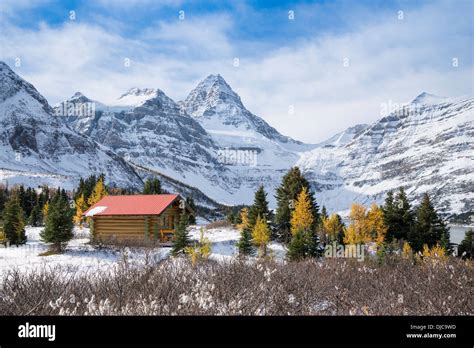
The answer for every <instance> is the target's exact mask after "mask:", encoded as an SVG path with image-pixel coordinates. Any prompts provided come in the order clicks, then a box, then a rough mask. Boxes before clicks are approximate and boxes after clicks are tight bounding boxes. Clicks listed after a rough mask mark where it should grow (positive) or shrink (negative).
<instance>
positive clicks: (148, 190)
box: [143, 178, 161, 195]
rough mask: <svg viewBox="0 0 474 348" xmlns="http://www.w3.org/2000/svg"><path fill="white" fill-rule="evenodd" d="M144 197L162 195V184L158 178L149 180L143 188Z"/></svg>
mask: <svg viewBox="0 0 474 348" xmlns="http://www.w3.org/2000/svg"><path fill="white" fill-rule="evenodd" d="M143 194H144V195H159V194H161V183H160V180H158V179H157V178H153V179H147V180H146V181H145V186H144V187H143Z"/></svg>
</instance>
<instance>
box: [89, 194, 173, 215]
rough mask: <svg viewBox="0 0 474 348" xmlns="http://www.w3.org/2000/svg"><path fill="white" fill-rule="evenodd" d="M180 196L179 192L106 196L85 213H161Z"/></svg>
mask: <svg viewBox="0 0 474 348" xmlns="http://www.w3.org/2000/svg"><path fill="white" fill-rule="evenodd" d="M178 197H179V195H177V194H173V195H130V196H105V197H104V198H102V199H101V200H100V201H99V202H97V203H96V204H94V205H93V206H92V207H90V208H89V209H88V210H87V211H86V212H85V213H84V215H86V216H97V215H99V216H105V215H159V214H161V213H162V212H163V211H164V210H165V209H166V208H167V207H168V206H169V205H170V204H171V203H173V202H174V200H175V199H176V198H178Z"/></svg>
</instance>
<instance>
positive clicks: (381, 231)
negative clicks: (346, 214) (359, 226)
mask: <svg viewBox="0 0 474 348" xmlns="http://www.w3.org/2000/svg"><path fill="white" fill-rule="evenodd" d="M366 218H367V228H368V229H369V234H370V238H371V239H372V241H373V242H375V243H377V244H378V245H381V244H382V243H383V242H384V240H385V235H386V234H387V230H388V228H387V226H386V225H385V222H384V218H383V211H382V208H380V207H379V206H378V205H377V204H376V203H372V206H371V207H370V210H369V211H368V212H367V217H366Z"/></svg>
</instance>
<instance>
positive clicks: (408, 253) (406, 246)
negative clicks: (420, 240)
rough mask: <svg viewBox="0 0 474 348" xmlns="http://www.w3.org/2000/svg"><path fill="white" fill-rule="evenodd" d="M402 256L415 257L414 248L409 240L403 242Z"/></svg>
mask: <svg viewBox="0 0 474 348" xmlns="http://www.w3.org/2000/svg"><path fill="white" fill-rule="evenodd" d="M402 257H403V258H405V259H408V258H411V257H413V249H412V248H411V246H410V244H408V242H404V243H403V247H402Z"/></svg>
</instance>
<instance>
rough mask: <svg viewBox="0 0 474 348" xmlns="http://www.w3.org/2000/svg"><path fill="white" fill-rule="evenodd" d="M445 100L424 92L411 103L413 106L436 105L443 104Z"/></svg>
mask: <svg viewBox="0 0 474 348" xmlns="http://www.w3.org/2000/svg"><path fill="white" fill-rule="evenodd" d="M443 99H445V98H443V97H440V96H437V95H434V94H430V93H427V92H422V93H421V94H419V95H418V96H417V97H416V98H415V99H413V101H412V102H411V103H412V104H436V103H439V102H441V101H442V100H443Z"/></svg>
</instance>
